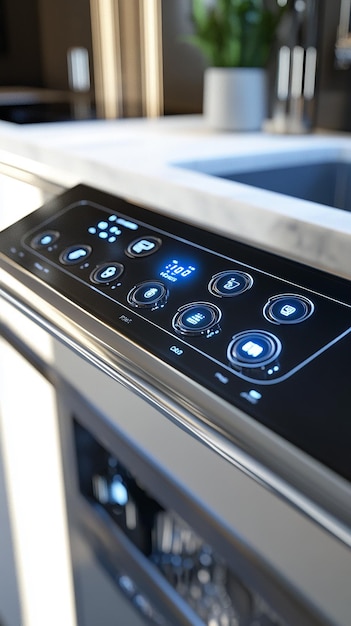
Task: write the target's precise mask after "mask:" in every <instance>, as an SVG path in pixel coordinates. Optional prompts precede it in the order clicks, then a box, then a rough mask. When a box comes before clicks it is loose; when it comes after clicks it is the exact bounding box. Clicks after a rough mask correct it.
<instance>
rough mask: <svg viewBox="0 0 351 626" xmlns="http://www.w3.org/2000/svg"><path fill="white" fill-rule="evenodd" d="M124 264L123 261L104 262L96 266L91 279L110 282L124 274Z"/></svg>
mask: <svg viewBox="0 0 351 626" xmlns="http://www.w3.org/2000/svg"><path fill="white" fill-rule="evenodd" d="M123 270H124V266H123V265H122V263H104V264H103V265H99V266H98V267H96V268H95V270H94V271H93V272H92V273H91V274H90V280H91V281H92V282H93V283H110V282H111V281H113V280H116V279H117V278H119V277H120V276H121V274H123Z"/></svg>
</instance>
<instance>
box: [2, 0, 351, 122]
mask: <svg viewBox="0 0 351 626" xmlns="http://www.w3.org/2000/svg"><path fill="white" fill-rule="evenodd" d="M350 4H351V3H350V0H333V2H331V1H330V0H329V1H328V0H294V1H293V0H291V2H290V6H291V7H292V10H291V12H290V15H289V19H290V23H289V24H288V26H287V25H286V24H285V28H283V29H282V33H281V40H280V41H279V44H278V46H277V51H276V54H275V55H273V56H274V58H272V62H271V66H270V82H271V102H270V114H271V115H273V114H274V106H275V101H274V100H275V97H276V96H275V94H276V74H277V67H278V62H277V59H278V47H279V46H280V47H281V46H283V45H286V46H289V47H290V49H292V48H293V47H294V45H300V46H302V47H306V46H311V45H312V46H314V47H316V49H317V73H316V93H315V96H314V97H313V98H312V100H313V106H311V107H310V110H309V117H310V119H311V125H312V127H321V128H324V129H332V130H344V131H345V130H346V131H349V130H351V116H350V115H349V114H348V112H349V105H350V96H351V81H350V75H351V74H350V72H351V70H350V67H349V63H348V61H347V59H346V62H344V61H340V60H339V61H338V60H337V56H336V44H337V42H338V41H339V40H340V39H342V41H343V47H342V50H341V51H342V52H344V51H345V49H346V55H348V53H349V50H348V44H349V42H348V40H347V34H348V32H349V16H350ZM340 16H341V17H342V24H341V26H340ZM191 30H192V24H191V1H190V0H61V2H59V3H58V2H56V1H55V0H0V119H5V120H10V121H13V122H17V123H31V122H40V121H57V120H62V119H63V120H66V119H80V118H94V117H99V118H115V117H134V116H144V115H146V116H157V115H163V114H164V115H173V114H188V113H199V112H201V109H202V89H203V71H204V68H205V60H204V59H203V57H202V56H201V54H200V52H199V51H198V50H197V49H195V47H193V46H192V45H190V44H189V43H188V42H187V41H186V37H187V35H189V33H191ZM292 39H295V41H293V40H292Z"/></svg>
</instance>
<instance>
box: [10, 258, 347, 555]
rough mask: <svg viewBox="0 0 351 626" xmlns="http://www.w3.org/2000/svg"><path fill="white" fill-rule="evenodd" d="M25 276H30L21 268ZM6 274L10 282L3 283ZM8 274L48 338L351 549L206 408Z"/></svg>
mask: <svg viewBox="0 0 351 626" xmlns="http://www.w3.org/2000/svg"><path fill="white" fill-rule="evenodd" d="M0 256H1V255H0ZM7 261H8V260H7ZM21 272H24V273H25V274H26V273H27V272H26V271H25V270H22V269H21ZM5 276H6V284H5V280H4V279H5ZM5 276H2V278H3V280H2V281H1V282H0V297H2V298H3V299H4V300H5V301H6V302H8V303H9V304H11V305H12V306H14V307H15V308H16V309H17V310H19V311H20V312H22V313H23V314H24V315H25V316H26V317H28V318H29V319H31V320H32V321H34V322H35V323H36V324H38V325H39V326H40V327H41V328H43V329H44V330H46V331H47V332H48V333H50V335H52V336H53V337H55V338H56V339H58V340H59V341H61V342H62V343H63V344H64V345H66V346H67V347H69V348H70V349H72V350H73V351H74V352H75V353H77V354H78V355H79V356H81V357H82V358H83V359H84V360H85V361H87V362H88V363H90V364H92V365H94V366H95V367H97V368H98V369H99V370H100V371H102V372H104V373H105V374H107V375H108V376H109V377H110V378H112V379H114V380H116V381H117V382H119V383H121V384H122V385H124V386H125V387H126V388H128V389H129V390H131V391H133V392H134V393H137V394H138V395H139V396H140V397H142V398H143V399H144V400H146V401H148V402H149V403H151V404H152V405H153V406H154V407H156V408H157V409H159V410H160V411H162V413H163V414H164V415H165V416H166V417H167V418H169V419H171V420H172V421H173V422H175V423H176V424H178V425H180V426H181V427H182V428H183V429H185V430H186V431H187V432H189V433H190V434H191V435H192V436H194V437H195V438H196V439H198V440H199V441H201V442H202V443H204V444H205V445H206V446H207V447H209V448H211V449H212V450H213V451H215V452H216V453H217V454H219V455H220V456H221V457H222V458H224V459H226V460H227V461H228V462H230V463H231V464H232V465H234V466H235V467H237V468H238V469H240V470H241V471H242V472H244V473H245V474H246V475H247V476H249V477H250V478H252V479H254V480H255V481H256V482H258V483H259V484H261V485H262V486H263V487H265V488H266V489H268V490H269V491H270V492H272V493H273V494H274V495H276V496H278V497H279V498H281V499H282V500H283V501H285V502H286V503H288V504H290V505H292V506H293V507H294V508H295V509H296V510H297V511H299V512H300V513H303V514H304V515H305V516H306V517H307V518H309V519H310V520H312V521H313V522H315V523H317V524H318V525H319V526H320V527H321V528H323V529H324V530H327V531H328V532H329V533H330V534H331V535H332V536H333V537H335V538H337V539H338V540H340V541H341V542H342V543H343V544H345V545H347V546H349V547H351V527H349V526H347V525H346V523H344V522H342V521H341V520H339V519H337V518H336V517H335V516H334V515H332V514H330V513H329V512H328V511H326V509H325V508H323V507H321V506H320V505H319V504H318V503H317V502H315V501H313V500H312V499H310V498H309V497H307V496H305V495H304V494H303V493H301V492H300V491H299V490H298V489H296V488H295V487H294V486H292V485H291V484H289V483H288V482H287V481H286V480H284V479H282V478H280V477H279V476H278V475H277V474H276V473H274V472H273V471H271V470H270V469H268V468H267V467H265V466H264V465H263V464H262V463H261V462H260V461H258V460H255V459H254V458H253V457H252V456H251V455H250V454H248V453H247V452H245V451H244V450H242V449H241V448H240V447H239V446H238V445H236V444H235V443H234V442H233V441H231V440H230V438H229V435H228V436H226V435H225V434H222V433H221V432H220V430H219V429H218V430H216V426H217V425H216V424H211V419H210V418H211V416H210V415H206V412H205V411H204V410H203V408H202V407H200V406H199V405H198V406H197V407H194V405H193V404H192V403H191V402H187V400H186V398H184V396H181V395H180V394H178V393H177V390H176V389H175V388H174V389H172V388H170V387H169V386H167V385H166V384H164V383H162V382H161V381H160V380H159V379H156V378H154V377H153V376H152V375H151V374H149V372H146V371H145V369H143V368H142V367H138V365H137V364H136V362H134V361H132V360H131V359H130V358H128V357H127V356H126V354H125V353H124V352H123V353H122V352H121V351H120V350H118V351H117V350H116V349H113V348H111V347H110V346H109V345H108V344H107V343H104V342H103V341H101V340H100V339H98V338H97V337H96V336H94V335H93V334H92V333H90V332H88V331H87V330H85V328H83V327H82V326H81V325H78V324H77V323H75V322H74V321H72V319H71V318H70V317H68V316H67V315H65V314H64V313H63V312H62V311H60V310H58V309H57V308H53V307H52V305H51V304H48V302H45V306H44V307H43V300H42V299H41V297H40V296H37V295H36V294H35V293H33V292H32V291H30V290H28V289H27V288H26V287H24V286H23V285H22V289H21V296H23V297H22V298H21V297H20V296H19V295H18V292H17V293H16V292H14V291H13V285H12V289H11V283H12V282H14V283H17V284H18V281H17V280H16V279H15V278H13V277H12V276H10V275H9V274H7V273H6V274H5ZM28 276H29V274H28ZM31 278H32V279H33V278H35V280H37V279H36V277H33V275H31ZM45 288H46V289H47V290H48V291H49V292H51V293H55V294H56V295H57V292H54V290H53V289H52V288H51V287H49V286H47V285H45ZM26 290H27V291H28V293H29V294H30V299H29V298H28V300H26V299H25V297H24V294H25V293H26ZM58 295H59V296H60V299H61V300H62V302H66V303H69V304H70V305H71V306H73V307H74V308H75V309H76V310H78V311H80V313H81V314H84V315H85V316H88V317H89V318H91V319H94V321H96V322H97V323H98V324H99V325H100V327H101V328H104V327H106V325H105V324H103V323H102V322H101V321H100V320H98V319H96V318H94V317H93V316H91V315H89V314H88V313H87V312H86V311H83V310H82V309H80V308H79V307H78V306H77V305H74V304H73V303H72V302H70V301H69V300H68V299H67V298H65V297H64V296H62V295H61V294H58ZM44 309H46V310H47V311H48V312H49V313H50V316H49V315H48V316H47V317H45V316H44V315H43V310H44ZM49 317H50V319H49ZM112 332H113V333H114V334H115V335H117V336H118V338H120V339H121V340H122V341H123V342H125V343H126V345H129V346H133V347H134V348H137V350H138V351H139V352H140V353H141V354H144V355H147V356H148V357H149V358H151V359H153V360H154V362H158V363H160V364H161V366H162V367H163V368H166V369H169V370H171V371H172V372H173V373H174V372H176V374H177V375H178V376H179V377H180V378H181V379H182V381H183V383H184V384H186V382H188V379H187V378H186V377H185V376H184V375H183V374H181V373H180V372H178V371H177V370H174V369H173V368H171V367H170V366H168V364H166V363H163V362H162V361H160V359H158V358H157V357H155V356H154V355H152V354H150V353H148V352H147V351H146V350H144V349H143V348H141V347H140V346H138V345H137V344H134V343H133V342H132V341H131V340H129V339H126V338H125V337H124V336H122V335H119V333H118V332H117V331H115V330H114V331H112ZM191 382H192V385H193V386H194V387H195V388H197V389H198V390H199V392H200V393H201V392H202V393H204V388H203V387H201V386H200V385H198V384H197V383H194V381H191ZM206 395H208V396H209V397H210V396H212V395H213V394H211V392H208V390H206ZM220 404H221V405H222V406H225V405H227V403H226V402H224V401H221V402H220ZM230 409H231V411H232V412H233V413H235V415H236V416H238V417H240V416H243V417H246V416H245V414H244V413H243V412H242V411H240V410H239V409H236V407H232V406H230Z"/></svg>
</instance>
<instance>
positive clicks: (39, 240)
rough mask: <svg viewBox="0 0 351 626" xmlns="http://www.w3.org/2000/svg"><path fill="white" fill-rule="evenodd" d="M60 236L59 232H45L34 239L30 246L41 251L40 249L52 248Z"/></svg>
mask: <svg viewBox="0 0 351 626" xmlns="http://www.w3.org/2000/svg"><path fill="white" fill-rule="evenodd" d="M59 236H60V233H59V232H57V230H46V231H45V232H43V233H39V235H36V236H35V237H33V239H32V241H31V242H30V245H31V247H32V248H34V249H35V250H39V249H40V248H48V247H49V246H52V244H54V243H55V241H57V239H58V238H59Z"/></svg>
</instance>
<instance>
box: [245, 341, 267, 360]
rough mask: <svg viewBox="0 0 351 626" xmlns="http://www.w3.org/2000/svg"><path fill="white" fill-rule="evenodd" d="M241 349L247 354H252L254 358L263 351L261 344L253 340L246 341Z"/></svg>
mask: <svg viewBox="0 0 351 626" xmlns="http://www.w3.org/2000/svg"><path fill="white" fill-rule="evenodd" d="M241 349H242V351H243V352H246V354H247V355H248V356H252V357H253V358H254V359H256V358H257V357H258V356H260V354H262V352H263V348H262V346H260V345H259V344H258V343H255V342H254V341H247V342H246V343H245V344H244V345H243V346H242V348H241Z"/></svg>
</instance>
